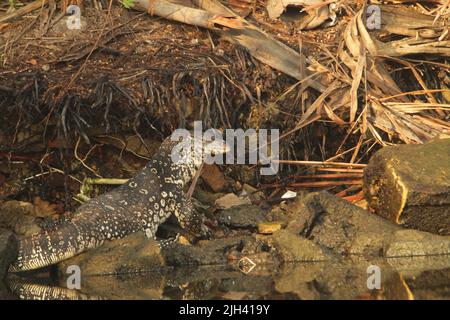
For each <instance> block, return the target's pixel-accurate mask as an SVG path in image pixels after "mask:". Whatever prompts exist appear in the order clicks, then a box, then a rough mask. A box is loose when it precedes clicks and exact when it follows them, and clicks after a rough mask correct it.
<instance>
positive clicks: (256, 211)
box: [217, 204, 267, 229]
mask: <svg viewBox="0 0 450 320" xmlns="http://www.w3.org/2000/svg"><path fill="white" fill-rule="evenodd" d="M217 220H218V221H219V223H221V224H223V225H226V226H228V227H232V228H252V229H256V228H257V227H258V224H259V223H262V222H267V218H266V211H265V210H263V209H262V208H261V207H259V206H255V205H248V204H246V205H240V206H237V207H232V208H231V209H227V210H221V211H220V212H219V213H218V214H217Z"/></svg>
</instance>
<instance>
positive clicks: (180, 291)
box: [0, 256, 450, 300]
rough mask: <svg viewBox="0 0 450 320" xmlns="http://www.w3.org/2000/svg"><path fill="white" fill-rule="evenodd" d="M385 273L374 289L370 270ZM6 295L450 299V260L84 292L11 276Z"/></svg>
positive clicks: (339, 265) (173, 277)
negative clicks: (369, 280) (377, 267)
mask: <svg viewBox="0 0 450 320" xmlns="http://www.w3.org/2000/svg"><path fill="white" fill-rule="evenodd" d="M370 265H376V266H379V267H380V270H381V279H380V280H381V282H380V284H381V287H380V289H379V290H377V289H374V290H371V289H368V287H367V280H368V276H369V274H368V273H367V267H368V266H370ZM7 287H8V289H4V290H3V294H2V293H1V291H2V290H1V289H0V295H3V296H12V297H15V298H20V299H236V300H240V299H449V298H450V258H449V257H448V256H435V257H415V258H396V259H387V260H386V259H379V260H371V261H367V260H364V259H359V258H351V259H346V260H342V261H332V262H320V263H297V264H287V265H283V266H281V267H278V268H274V266H263V265H259V266H257V267H256V268H255V269H254V270H252V272H251V273H249V274H243V273H242V272H239V271H238V270H236V269H235V268H233V267H232V266H208V267H195V268H182V269H181V268H180V269H173V270H167V271H165V272H148V273H144V274H129V275H120V276H117V275H116V276H84V277H82V279H81V289H80V290H69V289H65V287H66V279H65V278H59V279H56V280H55V279H53V280H52V279H51V278H50V277H43V275H42V274H41V275H40V276H33V277H27V278H25V277H18V276H17V275H11V276H10V277H9V278H8V280H7Z"/></svg>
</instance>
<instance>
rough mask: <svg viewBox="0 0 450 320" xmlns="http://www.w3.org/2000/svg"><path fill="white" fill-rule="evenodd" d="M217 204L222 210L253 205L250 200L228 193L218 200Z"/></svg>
mask: <svg viewBox="0 0 450 320" xmlns="http://www.w3.org/2000/svg"><path fill="white" fill-rule="evenodd" d="M215 204H216V206H217V207H219V208H221V209H230V208H232V207H236V206H240V205H243V204H251V201H250V199H248V198H240V197H238V196H237V195H235V194H234V193H228V194H226V195H224V196H223V197H221V198H219V199H217V200H216V202H215Z"/></svg>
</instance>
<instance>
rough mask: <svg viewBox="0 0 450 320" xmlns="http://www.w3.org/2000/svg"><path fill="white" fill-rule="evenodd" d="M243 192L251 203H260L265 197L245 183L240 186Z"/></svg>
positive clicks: (262, 193)
mask: <svg viewBox="0 0 450 320" xmlns="http://www.w3.org/2000/svg"><path fill="white" fill-rule="evenodd" d="M242 189H243V191H242V192H245V193H246V194H247V196H248V197H249V198H250V200H251V201H252V202H255V201H260V200H262V199H264V197H265V195H264V192H262V191H257V189H256V188H255V187H253V186H251V185H249V184H247V183H244V185H243V186H242Z"/></svg>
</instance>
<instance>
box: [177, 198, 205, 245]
mask: <svg viewBox="0 0 450 320" xmlns="http://www.w3.org/2000/svg"><path fill="white" fill-rule="evenodd" d="M180 203H181V205H180V206H179V207H178V208H177V210H175V217H176V218H177V219H178V222H179V223H180V225H181V227H182V228H183V229H184V230H186V231H187V232H189V233H190V234H192V235H194V236H196V237H206V238H209V237H210V236H211V231H210V230H209V228H207V227H206V226H205V225H204V224H203V219H204V217H203V215H202V214H200V213H199V212H198V211H197V210H195V208H194V205H193V204H192V201H191V199H188V198H183V199H182V200H181V201H180Z"/></svg>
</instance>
